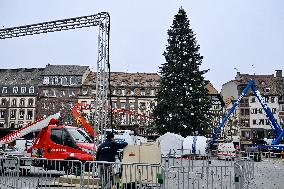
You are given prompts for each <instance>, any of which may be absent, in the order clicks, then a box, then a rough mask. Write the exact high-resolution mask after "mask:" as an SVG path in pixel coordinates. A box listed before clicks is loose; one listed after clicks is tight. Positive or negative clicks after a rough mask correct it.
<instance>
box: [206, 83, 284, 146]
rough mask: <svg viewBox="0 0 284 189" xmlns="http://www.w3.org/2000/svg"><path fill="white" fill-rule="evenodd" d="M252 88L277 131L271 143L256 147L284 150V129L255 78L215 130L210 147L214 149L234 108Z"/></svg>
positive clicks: (274, 129)
mask: <svg viewBox="0 0 284 189" xmlns="http://www.w3.org/2000/svg"><path fill="white" fill-rule="evenodd" d="M250 89H252V90H253V92H254V94H255V95H256V97H257V99H258V101H259V102H260V104H261V106H262V108H263V109H264V111H265V113H266V116H267V118H268V119H269V120H270V122H271V125H272V129H273V131H274V133H275V138H274V140H273V141H272V143H271V145H259V146H256V148H258V149H272V150H284V146H283V145H279V144H280V142H281V140H282V138H283V136H284V131H283V129H282V128H281V127H280V126H279V124H278V123H277V120H276V119H275V118H274V116H273V114H272V112H271V110H270V108H269V107H268V105H267V103H266V102H265V100H264V98H263V97H262V96H261V94H260V92H259V90H258V88H257V86H256V84H255V82H254V80H252V79H251V80H250V81H249V83H248V84H247V86H246V87H245V89H244V90H243V91H242V93H241V95H240V96H239V97H238V99H237V100H236V101H235V102H234V104H233V106H232V108H231V109H230V110H229V112H228V113H227V115H226V116H225V117H224V119H223V120H222V122H221V124H220V125H219V126H218V127H217V129H216V130H215V133H214V136H213V139H212V140H211V141H210V148H211V149H213V148H214V147H213V146H214V143H215V142H216V140H217V138H218V135H219V134H220V132H221V130H222V128H223V127H224V126H225V124H226V123H227V121H228V119H229V118H230V116H231V115H232V113H233V112H234V110H235V109H236V107H237V106H238V104H239V102H240V101H241V99H242V98H243V97H244V96H245V95H246V94H247V93H248V91H249V90H250Z"/></svg>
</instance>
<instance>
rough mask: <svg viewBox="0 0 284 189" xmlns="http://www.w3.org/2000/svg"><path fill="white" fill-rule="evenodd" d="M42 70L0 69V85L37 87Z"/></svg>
mask: <svg viewBox="0 0 284 189" xmlns="http://www.w3.org/2000/svg"><path fill="white" fill-rule="evenodd" d="M43 70H44V68H18V69H0V84H1V85H20V84H24V85H37V84H39V83H41V82H42V80H41V78H40V75H41V74H42V72H43Z"/></svg>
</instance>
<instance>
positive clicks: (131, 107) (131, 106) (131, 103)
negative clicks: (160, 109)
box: [130, 102, 135, 110]
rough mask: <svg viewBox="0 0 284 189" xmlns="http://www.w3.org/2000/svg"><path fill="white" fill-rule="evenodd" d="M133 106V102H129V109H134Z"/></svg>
mask: <svg viewBox="0 0 284 189" xmlns="http://www.w3.org/2000/svg"><path fill="white" fill-rule="evenodd" d="M134 108H135V106H134V102H130V109H131V110H134Z"/></svg>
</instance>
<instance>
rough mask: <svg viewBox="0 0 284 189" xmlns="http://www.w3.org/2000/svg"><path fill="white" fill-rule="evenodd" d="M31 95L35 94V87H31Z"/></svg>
mask: <svg viewBox="0 0 284 189" xmlns="http://www.w3.org/2000/svg"><path fill="white" fill-rule="evenodd" d="M29 93H30V94H32V93H35V87H34V86H31V87H30V88H29Z"/></svg>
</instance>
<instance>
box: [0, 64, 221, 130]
mask: <svg viewBox="0 0 284 189" xmlns="http://www.w3.org/2000/svg"><path fill="white" fill-rule="evenodd" d="M0 74H1V78H0V128H3V129H4V128H7V129H11V128H12V129H16V128H19V127H22V126H24V125H25V124H28V123H31V122H34V121H35V120H36V119H39V118H42V117H43V116H48V115H52V114H55V113H58V112H60V113H61V115H62V118H63V120H64V122H68V123H71V124H73V123H74V121H75V120H74V117H73V115H72V112H71V108H72V107H73V106H74V105H75V104H76V103H78V102H80V103H83V104H87V105H91V108H90V109H89V110H83V111H82V114H84V115H85V116H86V118H87V119H88V120H89V121H90V122H92V123H93V122H94V118H95V117H94V115H95V114H94V113H95V101H96V99H95V97H96V73H95V72H91V71H90V69H89V67H88V66H78V65H50V64H48V65H47V66H46V67H45V68H37V69H36V68H33V69H14V70H7V69H5V70H0ZM159 89H160V76H159V75H158V74H157V73H138V72H137V73H126V72H112V73H111V79H110V90H109V91H108V106H109V108H111V107H112V108H113V111H112V112H113V113H112V124H110V122H109V123H107V126H108V127H109V128H111V126H113V127H114V128H116V129H131V130H135V131H136V132H137V133H139V134H142V135H147V134H150V133H151V132H152V130H153V129H152V128H151V125H152V124H151V123H152V122H153V117H152V112H153V109H154V108H155V106H156V101H155V99H156V95H157V93H158V91H159ZM207 89H208V91H209V95H210V99H211V102H212V107H211V115H212V119H213V120H212V124H213V126H212V132H213V130H214V129H213V128H214V127H216V126H217V125H218V124H219V123H220V119H221V118H222V113H223V106H224V102H223V100H222V97H221V95H220V94H219V93H218V91H217V90H216V89H215V88H214V87H213V85H212V84H211V83H209V84H208V85H207ZM109 116H110V115H109Z"/></svg>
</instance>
